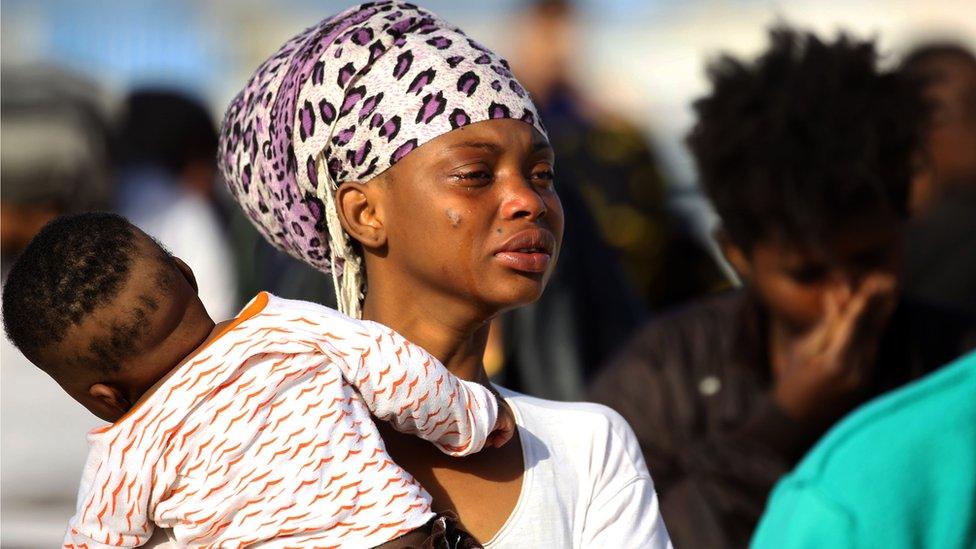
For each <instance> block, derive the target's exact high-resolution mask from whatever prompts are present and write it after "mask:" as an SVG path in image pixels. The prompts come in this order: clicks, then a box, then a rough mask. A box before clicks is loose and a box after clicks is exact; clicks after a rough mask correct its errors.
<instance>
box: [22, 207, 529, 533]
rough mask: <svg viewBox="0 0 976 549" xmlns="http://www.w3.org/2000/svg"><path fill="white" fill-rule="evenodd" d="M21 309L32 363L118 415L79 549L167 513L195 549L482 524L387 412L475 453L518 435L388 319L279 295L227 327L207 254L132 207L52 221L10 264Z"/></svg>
mask: <svg viewBox="0 0 976 549" xmlns="http://www.w3.org/2000/svg"><path fill="white" fill-rule="evenodd" d="M3 317H4V323H5V326H6V329H7V333H8V336H9V337H10V339H11V340H12V341H13V342H14V344H15V345H17V347H19V348H20V349H21V351H23V353H24V354H25V355H26V356H27V358H29V359H30V360H31V362H33V363H34V364H36V365H37V366H38V367H39V368H41V369H42V370H44V371H45V372H47V373H48V374H49V375H50V376H51V377H52V378H54V380H55V381H57V382H58V384H59V385H60V386H61V387H62V388H63V389H64V390H65V391H66V392H67V393H68V394H69V395H71V396H72V397H73V398H74V399H75V400H77V401H78V402H80V403H81V404H82V405H83V406H85V407H86V408H88V409H89V410H90V411H91V412H92V413H94V414H95V415H97V416H99V417H100V418H102V419H104V420H106V421H108V422H110V423H111V424H110V425H107V426H105V427H101V428H98V429H95V430H93V431H91V432H90V433H89V435H88V441H89V445H90V453H89V457H88V462H87V464H86V465H85V469H84V473H83V476H82V481H81V489H80V493H79V497H78V507H77V512H76V514H75V516H74V517H72V519H71V521H70V523H69V526H68V531H67V533H66V534H65V540H64V547H103V546H111V547H135V546H139V545H142V544H144V543H145V542H146V541H147V540H148V539H149V537H150V536H151V535H152V531H153V527H154V525H155V526H159V527H162V528H168V529H171V530H172V536H173V538H174V541H175V542H176V543H177V544H179V545H180V546H194V547H198V546H219V547H241V546H245V545H252V544H258V543H261V544H264V545H265V546H269V547H285V546H293V547H294V546H301V547H312V546H315V547H332V546H351V547H371V546H377V545H381V544H386V543H387V542H390V543H389V544H388V545H383V547H384V548H385V547H397V546H407V545H409V546H414V544H415V543H416V544H418V545H419V544H420V543H424V542H425V541H426V542H427V543H431V542H432V541H433V542H436V541H437V540H431V539H427V538H428V535H430V533H431V531H433V532H434V535H439V536H444V535H445V527H446V528H447V530H448V532H447V533H449V534H450V535H451V536H452V538H453V539H457V537H458V536H461V537H462V538H464V537H466V536H467V535H466V534H465V533H463V532H458V531H453V527H452V526H451V525H450V524H445V519H444V518H442V517H437V516H436V515H435V514H434V513H433V512H432V511H431V498H430V496H429V495H428V493H427V492H426V491H425V490H424V489H423V488H422V487H421V486H420V485H419V484H418V483H417V482H416V481H415V480H414V479H413V477H411V476H410V474H409V473H407V472H406V471H405V470H403V469H401V468H400V467H399V466H398V465H397V464H396V463H394V462H393V461H392V460H391V459H390V456H389V455H388V454H387V453H386V450H385V447H384V445H383V440H382V439H381V438H380V435H379V433H378V431H377V427H376V425H375V424H374V422H373V419H372V418H373V417H376V418H378V419H380V420H383V421H388V422H390V423H391V424H392V425H393V427H395V428H396V429H397V430H399V431H401V432H404V433H410V434H414V435H417V436H419V437H421V438H423V439H425V440H429V441H430V442H432V443H433V444H435V445H436V446H437V447H438V448H439V449H440V450H441V451H443V452H445V453H447V454H450V455H455V456H462V455H467V454H470V453H473V452H477V451H479V450H481V449H482V447H483V446H485V445H486V444H488V445H491V446H495V447H497V446H501V445H503V444H505V443H506V442H507V441H508V440H509V439H510V438H511V436H512V434H513V431H514V420H513V419H512V416H511V415H510V412H509V411H508V409H507V407H506V406H504V405H500V403H501V400H500V399H499V400H496V397H495V396H494V394H493V393H492V392H491V391H490V390H489V389H487V388H485V387H483V386H481V385H479V384H476V383H470V382H466V381H462V380H460V379H458V378H456V377H454V376H453V375H452V374H450V373H449V372H448V371H447V369H446V368H445V367H444V366H443V365H442V364H441V363H440V362H438V361H437V360H436V359H435V358H433V357H431V356H430V355H429V354H427V353H426V352H425V351H424V350H423V349H421V348H419V347H417V346H415V345H413V344H411V343H410V342H408V341H406V340H404V339H403V338H402V337H400V336H399V335H398V334H396V333H395V332H393V331H392V330H390V329H389V328H386V327H384V326H382V325H380V324H376V323H373V322H368V321H359V320H354V319H351V318H349V317H346V316H344V315H342V314H340V313H338V312H336V311H334V310H332V309H328V308H326V307H322V306H319V305H314V304H311V303H306V302H301V301H289V300H284V299H280V298H276V297H274V296H271V295H269V294H267V293H261V294H259V295H258V296H257V297H255V298H254V299H253V300H251V302H250V303H249V304H248V305H247V307H246V308H245V309H244V310H243V311H242V312H241V313H240V315H239V316H238V317H237V318H235V319H233V320H229V321H225V322H221V323H218V324H216V325H215V324H214V322H213V320H211V318H210V317H209V316H208V314H207V312H206V310H205V309H204V307H203V304H202V303H201V302H200V299H199V298H198V297H197V293H196V283H195V281H194V278H193V274H192V273H191V271H190V269H189V268H188V267H187V266H186V265H185V264H184V263H183V262H182V261H180V260H179V259H177V258H174V257H172V256H170V255H169V254H168V253H167V252H166V251H164V250H163V249H162V248H161V247H160V246H159V245H158V244H157V243H156V242H155V241H153V240H152V239H151V238H150V237H148V236H147V235H145V234H144V233H143V232H142V231H140V230H139V229H137V228H136V227H134V226H133V225H131V224H130V223H129V222H128V221H127V220H125V219H124V218H122V217H119V216H117V215H114V214H106V213H88V214H81V215H75V216H69V217H63V218H59V219H57V220H55V221H53V222H51V223H50V224H49V225H48V226H46V227H45V228H44V229H43V230H42V231H41V232H40V233H39V234H38V235H37V236H36V237H35V238H34V240H33V241H32V242H31V244H30V245H29V246H28V247H27V249H26V250H25V251H24V253H23V254H22V255H21V256H20V257H19V258H18V259H17V261H16V263H15V264H14V266H13V268H12V269H11V271H10V275H9V277H8V279H7V283H6V285H5V287H4V291H3ZM418 540H419V542H418ZM470 543H471V544H473V543H474V542H473V540H471V541H470ZM437 546H440V545H437Z"/></svg>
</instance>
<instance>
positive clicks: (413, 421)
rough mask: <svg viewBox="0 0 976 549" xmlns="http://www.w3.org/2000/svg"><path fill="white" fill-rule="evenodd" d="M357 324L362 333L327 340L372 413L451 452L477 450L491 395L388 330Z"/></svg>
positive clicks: (492, 413)
mask: <svg viewBox="0 0 976 549" xmlns="http://www.w3.org/2000/svg"><path fill="white" fill-rule="evenodd" d="M362 327H363V329H364V330H367V331H368V332H367V333H368V335H367V337H364V338H362V339H358V338H357V340H356V341H352V340H340V341H334V340H333V341H330V342H329V343H330V344H331V345H332V346H333V347H334V348H335V349H337V350H340V351H341V353H340V356H338V357H336V358H337V363H339V366H340V367H341V368H342V369H343V376H344V377H345V378H346V380H348V381H349V383H351V384H352V385H354V386H355V387H356V388H357V389H358V390H359V393H360V394H361V395H362V396H363V399H364V400H365V402H366V405H367V406H368V407H369V409H370V411H371V412H372V413H373V415H375V416H376V417H377V418H379V419H382V420H384V421H389V422H390V423H391V424H392V425H393V426H394V427H395V428H396V429H397V430H398V431H400V432H403V433H408V434H413V435H416V436H419V437H420V438H423V439H425V440H429V441H430V442H432V443H434V445H435V446H437V447H438V448H439V449H440V450H441V451H442V452H444V453H446V454H450V455H452V456H463V455H468V454H472V453H475V452H478V451H479V450H481V449H482V448H483V447H484V445H485V442H486V441H487V440H488V438H489V435H490V434H492V432H493V431H494V430H495V427H496V422H497V421H498V413H499V409H498V406H499V402H498V400H496V398H495V395H494V394H493V393H492V392H491V391H490V390H489V389H488V388H486V387H484V386H483V385H480V384H478V383H473V382H468V381H463V380H461V379H458V378H457V377H456V376H455V375H453V374H451V373H450V372H449V371H448V370H447V368H445V367H444V365H443V364H441V363H440V361H438V360H437V359H436V358H434V357H433V356H431V355H430V354H428V353H427V352H426V351H424V350H423V349H422V348H420V347H418V346H417V345H414V344H413V343H410V342H409V341H407V340H406V339H404V338H403V337H401V336H400V335H399V334H397V333H396V332H394V331H393V330H391V329H389V328H387V327H385V326H383V325H381V324H376V323H374V322H368V321H366V322H363V323H362ZM510 428H511V427H510ZM509 434H510V433H509ZM494 438H495V437H493V439H494ZM506 440H507V438H506ZM503 442H504V441H503Z"/></svg>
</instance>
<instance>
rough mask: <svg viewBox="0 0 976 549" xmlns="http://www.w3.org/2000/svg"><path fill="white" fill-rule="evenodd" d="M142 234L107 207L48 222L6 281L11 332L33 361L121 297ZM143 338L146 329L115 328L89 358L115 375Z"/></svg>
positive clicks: (6, 316)
mask: <svg viewBox="0 0 976 549" xmlns="http://www.w3.org/2000/svg"><path fill="white" fill-rule="evenodd" d="M141 234H142V233H141V232H140V231H139V230H138V229H137V228H136V227H135V226H134V225H133V224H132V223H130V222H129V221H128V220H127V219H125V218H124V217H122V216H120V215H116V214H112V213H104V212H89V213H82V214H77V215H67V216H62V217H59V218H57V219H55V220H54V221H51V222H50V223H48V224H47V225H46V226H45V227H44V228H43V229H41V231H40V232H39V233H38V234H37V235H36V236H35V237H34V239H33V240H31V242H30V244H28V246H27V248H26V249H24V251H23V252H22V253H21V255H20V256H19V257H18V258H17V259H16V260H15V262H14V265H13V267H12V268H11V269H10V274H9V275H8V277H7V281H6V283H5V284H4V288H3V323H4V328H5V329H6V331H7V337H8V338H9V339H10V340H11V341H12V342H13V343H14V345H16V346H17V348H19V349H20V350H21V351H22V352H23V353H24V354H25V355H27V357H28V358H30V359H32V360H34V359H35V358H36V356H37V353H38V352H40V351H42V350H44V349H46V348H48V347H49V346H50V345H53V344H56V343H58V342H60V341H62V340H63V339H64V337H65V334H66V332H67V331H68V329H69V327H71V326H73V325H77V324H80V323H81V322H82V321H83V320H84V319H85V318H86V317H87V316H88V315H89V314H91V313H92V311H94V310H95V309H97V308H98V307H100V306H102V305H106V304H109V303H111V301H112V300H113V299H115V298H116V297H117V296H118V294H119V292H120V290H121V289H122V287H123V285H124V284H125V282H126V280H127V278H128V275H129V272H130V269H131V267H132V263H133V259H134V258H135V257H136V256H137V255H138V254H139V246H138V239H139V235H141ZM153 242H155V241H153ZM155 244H156V247H157V248H158V249H159V252H160V257H161V258H165V260H166V261H169V262H171V261H172V256H170V255H169V252H167V251H165V249H163V248H162V246H159V244H158V242H155ZM164 278H166V277H164ZM116 332H118V333H116ZM137 336H138V330H132V329H129V330H114V329H113V332H112V336H111V337H110V338H107V339H108V340H109V341H93V342H92V344H91V346H90V348H89V349H87V351H89V353H90V355H91V356H90V360H83V361H82V362H85V363H89V364H85V365H86V366H88V367H94V368H96V369H98V370H102V371H104V372H107V373H110V372H113V371H117V370H118V369H119V366H118V363H119V359H120V358H121V357H123V356H125V355H126V354H127V353H128V352H129V350H130V349H131V348H132V346H133V344H134V342H135V339H136V337H137ZM38 366H39V367H41V368H42V369H44V370H45V371H48V373H50V374H52V375H53V374H54V373H55V372H52V371H50V370H51V369H53V368H54V365H50V364H46V365H41V364H38Z"/></svg>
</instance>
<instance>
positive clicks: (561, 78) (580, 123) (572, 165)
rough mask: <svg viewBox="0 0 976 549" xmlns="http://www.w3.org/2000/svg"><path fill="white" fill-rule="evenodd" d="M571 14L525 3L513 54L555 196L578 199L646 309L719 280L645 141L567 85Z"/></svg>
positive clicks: (568, 6) (559, 7)
mask: <svg viewBox="0 0 976 549" xmlns="http://www.w3.org/2000/svg"><path fill="white" fill-rule="evenodd" d="M577 17H578V14H577V12H576V10H575V7H574V4H573V2H572V1H571V0H537V1H535V2H531V3H529V5H528V6H527V7H526V8H525V9H524V10H523V11H522V12H521V13H520V14H519V16H518V18H517V20H518V24H519V26H518V30H517V43H518V45H517V47H515V48H513V50H514V51H515V52H516V55H515V56H514V57H513V58H512V67H513V69H514V70H515V72H516V74H518V75H519V78H520V79H521V80H522V82H523V83H524V85H525V87H526V88H527V89H528V90H529V92H530V93H531V94H532V98H533V99H534V100H535V101H536V104H537V105H538V106H539V111H540V114H541V115H542V119H543V121H544V122H545V124H546V127H547V129H548V130H549V134H550V139H551V141H552V145H553V147H554V148H555V150H556V161H557V169H558V173H557V179H558V184H559V188H560V193H563V192H564V189H566V188H567V187H572V188H573V192H577V193H579V194H581V195H582V197H583V199H584V200H585V203H586V205H587V206H588V209H589V210H590V212H592V215H593V217H594V218H595V219H596V221H597V226H598V229H599V233H598V236H599V237H601V238H602V240H603V241H604V242H606V243H607V244H609V245H610V247H611V248H612V249H613V250H614V251H615V252H616V253H617V254H618V255H619V256H620V259H621V261H622V266H623V267H624V272H625V274H626V275H627V277H628V280H629V281H630V283H631V285H632V286H633V288H634V289H635V290H636V291H637V293H638V295H639V296H640V297H641V299H642V300H643V301H644V303H645V304H646V305H647V306H648V307H650V308H651V309H657V308H660V307H664V306H668V305H674V304H677V303H681V302H682V301H685V300H687V299H689V298H693V297H698V296H700V295H702V294H704V293H707V292H709V291H712V290H716V289H719V288H722V287H725V286H727V280H726V279H725V278H724V277H723V275H722V274H721V272H720V270H719V269H718V267H717V266H716V264H715V262H714V261H713V260H712V258H711V257H710V256H709V255H708V253H707V252H706V250H705V248H704V247H703V246H702V245H701V243H699V242H697V241H696V240H695V238H694V237H693V236H692V235H691V233H690V230H688V229H687V228H686V227H685V225H686V224H685V223H683V222H682V220H681V219H679V217H678V216H677V215H675V214H674V212H672V211H670V210H669V208H668V207H667V196H666V195H667V183H666V180H665V177H664V175H663V173H662V171H661V169H660V167H659V166H658V163H657V161H656V159H655V157H654V154H653V152H652V150H651V147H650V145H649V143H648V140H647V139H646V138H645V137H644V135H643V134H642V133H641V131H640V130H638V128H637V127H636V126H635V125H634V124H632V123H631V122H630V121H628V120H627V119H626V118H625V117H623V116H621V115H620V114H618V113H615V112H613V111H612V110H611V109H610V108H609V107H608V105H606V104H604V103H602V102H601V101H600V99H599V98H598V97H592V96H588V95H587V94H586V93H585V92H583V91H582V90H581V89H580V87H579V86H577V85H576V84H575V83H574V74H573V72H574V65H578V64H579V62H580V61H579V60H580V57H579V55H578V53H579V51H578V48H579V47H580V38H579V36H578V20H577ZM567 192H568V191H567Z"/></svg>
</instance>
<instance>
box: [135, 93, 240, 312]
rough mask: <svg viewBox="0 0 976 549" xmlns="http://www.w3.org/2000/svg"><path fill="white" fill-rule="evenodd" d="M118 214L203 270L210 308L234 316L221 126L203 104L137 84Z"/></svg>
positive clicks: (233, 273) (201, 275)
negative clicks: (220, 174)
mask: <svg viewBox="0 0 976 549" xmlns="http://www.w3.org/2000/svg"><path fill="white" fill-rule="evenodd" d="M118 140H119V149H120V161H119V172H118V206H117V209H118V211H119V213H121V214H122V215H124V216H126V217H127V218H129V219H130V220H131V221H132V222H133V223H134V224H135V225H137V226H139V227H141V228H142V229H143V230H144V231H145V232H146V233H147V234H149V235H151V236H153V237H154V238H156V239H158V240H159V241H160V242H162V243H163V245H164V246H166V247H167V248H169V250H170V251H171V252H173V254H174V255H176V256H177V257H179V258H181V259H183V260H184V261H186V263H187V264H189V265H190V266H191V267H192V268H193V270H194V271H195V272H196V273H197V274H198V275H199V280H198V283H199V285H200V298H201V299H202V300H203V303H204V305H206V307H207V310H208V311H209V312H210V314H212V315H214V316H215V317H220V318H223V317H231V316H233V315H234V313H235V312H236V311H237V309H238V307H239V305H240V300H239V297H238V294H237V279H236V270H235V263H234V258H233V254H232V250H231V246H230V243H229V242H228V239H227V236H226V232H227V231H226V226H225V223H224V222H223V221H222V219H221V217H220V215H219V214H218V210H217V207H216V204H217V202H216V199H215V192H216V189H217V188H216V178H217V165H216V157H217V130H216V127H215V126H214V122H213V119H212V117H211V116H210V113H209V112H208V111H207V109H206V107H204V106H203V105H202V104H201V103H200V102H198V101H196V100H195V99H192V98H190V97H188V96H186V95H184V94H182V93H179V92H173V91H167V90H153V89H145V90H137V91H135V92H133V93H131V94H130V95H129V97H128V98H127V99H126V101H125V105H124V113H123V116H122V121H121V123H120V127H119V130H118Z"/></svg>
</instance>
